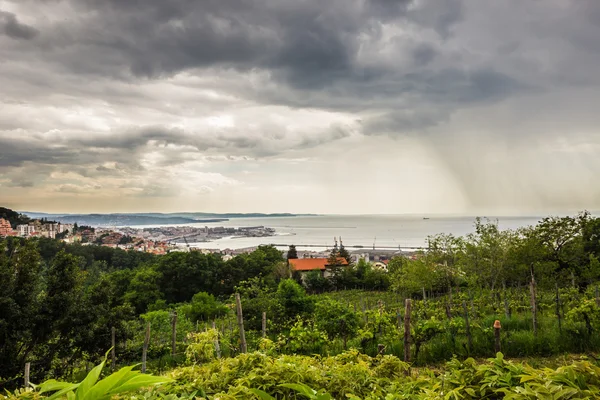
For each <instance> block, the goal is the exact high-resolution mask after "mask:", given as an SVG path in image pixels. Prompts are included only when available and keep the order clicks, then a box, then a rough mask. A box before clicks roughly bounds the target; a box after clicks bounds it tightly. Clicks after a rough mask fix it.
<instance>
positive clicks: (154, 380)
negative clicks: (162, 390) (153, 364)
mask: <svg viewBox="0 0 600 400" xmlns="http://www.w3.org/2000/svg"><path fill="white" fill-rule="evenodd" d="M171 381H172V379H169V378H165V377H162V376H152V375H146V374H139V375H136V376H133V377H131V379H129V380H127V381H126V382H124V383H123V384H122V385H120V386H117V387H115V388H113V389H112V390H110V391H109V392H108V393H107V394H109V395H113V394H121V393H125V392H130V391H133V390H138V389H141V388H143V387H147V386H153V385H158V384H161V383H167V382H171Z"/></svg>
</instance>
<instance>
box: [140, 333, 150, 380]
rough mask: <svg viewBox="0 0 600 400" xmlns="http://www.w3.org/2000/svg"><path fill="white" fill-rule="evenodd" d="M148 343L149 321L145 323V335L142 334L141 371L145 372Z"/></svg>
mask: <svg viewBox="0 0 600 400" xmlns="http://www.w3.org/2000/svg"><path fill="white" fill-rule="evenodd" d="M149 344H150V322H148V324H147V325H146V336H144V347H143V348H142V373H146V357H147V355H148V345H149Z"/></svg>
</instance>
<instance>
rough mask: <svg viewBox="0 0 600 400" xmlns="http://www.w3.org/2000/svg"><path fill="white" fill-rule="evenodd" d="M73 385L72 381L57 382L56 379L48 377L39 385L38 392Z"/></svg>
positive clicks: (51, 390) (52, 390)
mask: <svg viewBox="0 0 600 400" xmlns="http://www.w3.org/2000/svg"><path fill="white" fill-rule="evenodd" d="M69 386H73V384H72V383H69V382H59V381H57V380H56V379H50V380H47V381H46V382H44V383H42V384H41V385H40V392H39V393H40V394H42V393H46V392H54V391H57V390H62V389H64V388H66V387H69Z"/></svg>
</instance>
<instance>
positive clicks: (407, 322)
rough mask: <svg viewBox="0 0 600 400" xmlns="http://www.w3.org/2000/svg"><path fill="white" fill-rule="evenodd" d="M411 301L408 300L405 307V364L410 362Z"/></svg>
mask: <svg viewBox="0 0 600 400" xmlns="http://www.w3.org/2000/svg"><path fill="white" fill-rule="evenodd" d="M410 310H411V304H410V299H406V302H405V307H404V362H410Z"/></svg>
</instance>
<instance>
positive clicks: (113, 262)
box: [0, 213, 600, 399]
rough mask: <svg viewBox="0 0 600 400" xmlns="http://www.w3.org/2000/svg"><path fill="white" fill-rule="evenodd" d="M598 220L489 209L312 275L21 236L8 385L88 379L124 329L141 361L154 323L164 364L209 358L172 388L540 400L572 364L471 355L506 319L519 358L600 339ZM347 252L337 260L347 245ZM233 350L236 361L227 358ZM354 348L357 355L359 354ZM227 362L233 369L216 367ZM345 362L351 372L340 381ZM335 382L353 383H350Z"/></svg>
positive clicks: (0, 256) (272, 255)
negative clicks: (464, 231) (408, 247)
mask: <svg viewBox="0 0 600 400" xmlns="http://www.w3.org/2000/svg"><path fill="white" fill-rule="evenodd" d="M598 221H599V219H597V218H593V217H591V216H590V215H589V214H585V213H584V214H580V215H578V216H576V217H563V218H557V217H552V218H546V219H544V220H542V221H541V222H540V223H539V224H538V225H536V226H533V227H528V228H524V229H520V230H517V231H501V230H499V229H498V227H497V225H496V224H495V223H491V222H483V221H481V220H477V221H476V223H475V232H474V233H473V234H471V235H468V236H466V237H460V238H458V237H454V236H452V235H446V234H440V235H436V236H433V237H430V238H429V244H430V245H429V249H428V250H427V251H424V252H421V253H418V254H414V255H413V256H412V257H411V258H406V257H395V258H393V259H392V260H390V262H389V264H388V271H383V270H378V269H376V268H374V267H373V266H372V265H371V264H369V263H367V262H365V261H364V260H361V261H360V262H358V263H356V264H350V265H348V266H346V265H337V266H334V270H333V273H332V275H331V276H330V277H328V278H324V277H322V276H320V274H318V273H313V274H308V275H307V276H306V280H305V285H306V287H303V286H302V285H300V284H299V283H298V282H297V281H296V280H294V279H289V277H290V276H291V274H290V271H289V269H288V267H287V265H286V261H285V259H284V258H283V256H282V253H281V252H279V251H278V250H276V249H274V248H272V247H264V246H263V247H260V248H259V249H258V250H256V251H254V252H252V253H249V254H243V255H239V256H236V257H234V258H233V259H231V260H228V261H224V260H223V259H222V258H221V256H220V255H217V254H202V253H201V252H197V251H192V252H189V253H171V254H167V255H165V256H154V255H149V254H146V253H140V252H133V251H131V252H126V251H123V250H120V249H112V248H108V247H99V246H93V245H90V246H82V245H68V244H65V243H62V242H60V241H57V240H51V239H44V238H38V239H29V240H24V239H20V238H6V239H4V240H2V241H0V249H1V250H2V251H0V339H1V340H2V344H3V345H2V348H0V377H1V380H0V385H1V386H3V387H6V388H14V387H17V386H19V385H20V384H21V382H22V376H23V372H22V371H23V366H24V364H25V363H26V362H30V363H31V365H32V370H31V380H32V381H33V382H41V381H43V380H44V379H48V378H63V379H67V380H71V381H76V380H78V379H80V378H81V377H82V373H83V372H84V371H85V370H86V369H89V368H88V365H89V364H90V363H94V362H99V361H100V360H101V359H102V357H103V353H104V351H105V350H106V349H107V348H109V347H110V346H111V328H113V327H114V328H115V332H116V338H115V339H116V354H117V363H118V364H119V365H121V366H123V365H128V364H134V363H137V362H139V360H140V359H141V353H142V344H143V342H144V335H145V327H146V324H147V323H150V326H151V332H152V333H151V336H150V340H149V346H148V370H149V371H152V372H154V373H158V374H161V373H165V372H166V371H168V370H169V369H172V368H175V367H177V366H183V365H191V364H194V365H195V364H197V363H208V364H203V365H202V366H197V365H195V366H193V367H192V366H190V367H182V368H179V369H176V370H175V372H173V374H174V377H175V378H176V382H177V383H171V384H169V385H167V386H166V387H165V388H164V390H168V392H164V393H169V395H175V396H188V395H190V394H191V393H193V392H195V391H198V393H204V392H202V391H205V393H206V394H209V395H211V396H212V395H215V396H216V394H217V393H220V392H224V393H221V395H220V397H219V398H228V397H227V396H234V395H238V396H240V397H244V396H247V397H248V398H252V396H259V397H261V396H263V397H261V398H267V397H264V396H267V395H269V396H275V397H276V398H282V396H284V395H290V394H291V393H293V392H297V391H299V392H301V393H304V396H305V397H309V398H327V397H326V396H327V395H331V396H332V398H343V396H345V395H346V394H350V395H354V396H357V397H358V398H369V397H368V396H369V395H368V393H366V390H367V388H370V389H369V390H376V389H377V390H380V392H374V393H380V394H381V396H383V397H385V396H389V398H391V399H394V398H433V397H435V396H439V395H440V394H441V393H442V392H443V393H444V396H447V395H448V393H450V392H449V390H455V389H456V390H457V392H456V395H450V397H455V398H461V397H464V398H478V397H479V396H484V395H485V396H488V397H490V398H496V397H501V393H506V396H507V397H508V398H510V396H509V394H510V395H511V396H512V394H514V393H518V394H519V395H522V396H525V397H521V398H527V396H529V394H527V393H529V392H528V390H538V389H532V388H533V387H534V386H533V385H534V384H539V385H546V386H545V387H546V389H547V390H554V389H555V388H554V386H552V385H555V384H556V385H558V383H557V382H559V381H558V380H555V377H556V376H558V375H552V374H554V373H555V374H561V373H563V372H560V371H554V372H552V373H551V372H550V371H547V370H540V371H538V370H533V369H531V370H530V368H531V367H525V366H518V365H517V364H511V363H507V362H506V361H503V360H500V361H498V359H496V360H495V361H490V363H484V364H478V363H475V362H474V361H468V360H469V359H470V358H471V357H475V358H479V359H481V358H487V357H490V356H492V355H493V354H494V353H495V351H494V330H493V328H492V326H493V324H494V321H495V320H500V322H501V325H502V329H501V336H500V339H501V340H500V344H501V348H502V353H503V354H504V355H505V356H506V357H510V358H517V357H518V358H522V357H547V356H553V355H560V354H566V353H577V354H582V353H587V354H593V353H595V352H599V351H600V336H598V335H597V332H598V331H599V330H600V294H599V292H600V262H599V261H598V259H599V257H600V223H599V222H598ZM335 252H336V254H335V256H336V258H335V259H336V260H337V256H340V248H338V249H336V250H335ZM332 254H333V252H332ZM332 261H333V255H332ZM344 288H347V289H348V290H343V289H344ZM365 288H366V289H378V291H372V290H364V289H365ZM234 293H239V294H240V296H241V304H242V308H243V315H244V328H245V337H246V340H247V347H248V349H249V351H250V352H251V353H250V354H240V353H241V348H242V345H241V342H240V332H239V327H238V324H237V321H236V315H235V311H234V310H235V307H234V297H233V294H234ZM407 298H412V313H411V320H410V336H411V348H410V361H411V364H410V365H411V366H412V368H417V370H418V371H419V375H417V376H414V375H413V376H412V377H408V378H404V377H403V376H404V372H405V370H406V368H407V366H406V365H404V364H403V363H402V362H401V361H400V358H402V355H403V354H404V342H403V335H404V333H405V332H404V317H405V315H404V304H405V299H407ZM263 313H266V320H265V322H266V325H265V326H264V328H265V331H264V335H265V337H263ZM175 320H176V332H175V336H174V337H175V343H174V346H173V343H172V338H173V323H174V321H175ZM213 324H214V325H213ZM213 326H214V329H213V328H212V327H213ZM217 343H218V350H217V347H216V344H217ZM349 349H354V350H349ZM380 353H384V354H385V356H381V355H378V354H380ZM217 354H218V355H220V356H221V359H220V360H216V359H215V357H216V356H217ZM315 355H318V356H315ZM350 355H353V356H352V357H355V358H344V357H351V356H350ZM363 357H365V358H364V359H363ZM384 359H385V360H388V361H386V362H389V363H391V365H395V367H393V368H392V367H389V366H388V367H389V368H388V367H386V368H388V369H393V370H394V371H396V372H395V374H396V375H398V376H396V375H394V377H393V378H390V376H388V375H385V376H383V375H382V376H379V375H378V374H379V372H376V371H378V370H379V368H380V364H379V363H380V362H381V360H384ZM336 360H337V361H336ZM340 360H346V361H343V362H342V361H340ZM348 360H354V361H348ZM360 360H367V361H364V363H365V364H364V368H365V369H366V370H368V371H369V372H368V374H367V375H364V376H363V375H360V374H362V373H363V372H364V371H363V372H361V371H354V372H355V374H354V375H352V378H350V376H351V374H350V373H349V375H348V376H347V377H346V375H344V374H345V372H344V374H342V373H341V372H339V371H338V370H341V369H342V367H344V366H346V364H351V365H354V366H357V365H362V364H361V362H362V361H360ZM449 360H453V361H450V364H448V366H447V367H444V368H443V372H439V373H438V372H436V373H433V372H424V371H425V370H424V369H422V367H423V366H425V365H435V366H438V367H440V366H442V365H443V363H444V362H448V361H449ZM461 360H462V361H461ZM464 360H467V361H464ZM246 362H247V363H249V364H248V365H246V364H245V363H246ZM262 363H265V364H264V365H265V366H264V368H266V365H273V366H278V365H279V364H280V363H283V364H286V363H287V364H289V365H290V366H289V368H297V369H298V370H299V371H303V368H304V367H303V366H302V365H304V364H306V368H308V369H311V368H317V365H318V368H325V371H329V370H328V369H327V368H334V370H331V371H330V374H329V375H327V379H325V378H322V379H321V380H319V379H317V378H316V377H315V378H310V377H305V376H304V375H306V376H309V375H310V374H309V373H308V372H306V373H304V372H300V373H298V374H297V375H293V374H292V375H290V374H291V372H289V371H288V376H287V377H286V376H284V375H282V377H281V379H279V378H277V379H273V382H272V384H271V383H269V384H268V385H267V384H266V383H265V384H262V383H257V382H258V381H256V382H255V381H253V379H254V376H255V375H256V376H257V377H258V378H256V379H259V378H260V379H263V378H265V379H266V378H268V377H269V376H271V375H268V374H275V372H273V371H270V370H268V371H267V370H262V369H261V368H263V367H261V365H263V364H262ZM269 363H270V364H269ZM315 363H316V364H315ZM398 363H399V364H398ZM498 363H500V364H501V366H500V367H498V365H499V364H498ZM287 364H286V365H287ZM325 364H326V366H323V365H325ZM386 365H387V364H386ZM509 365H510V367H509ZM459 366H460V367H459ZM238 367H239V371H238ZM513 367H514V368H517V369H524V370H527V371H528V372H527V373H531V374H530V375H535V376H536V377H535V378H532V379H531V380H532V382H531V383H529V382H525V381H523V382H521V381H520V379H522V377H518V378H514V379H513V378H511V379H510V380H509V381H507V382H508V383H506V382H505V383H506V385H505V386H502V385H500V386H490V387H489V388H488V389H489V390H490V391H489V392H485V393H483V392H481V391H480V390H481V387H478V386H477V385H480V386H481V385H482V382H483V381H482V379H483V378H482V377H481V376H482V375H485V374H487V373H488V372H489V369H490V368H501V369H502V370H503V371H504V372H503V373H508V372H507V371H506V369H509V370H510V369H511V368H513ZM220 368H223V370H222V371H221V372H219V371H220ZM278 368H282V371H284V370H285V368H288V367H286V366H285V365H279V367H278ZM381 368H383V367H381ZM486 368H487V369H486ZM565 368H575V369H577V371H579V372H578V373H580V374H582V375H583V376H585V374H590V376H592V375H593V374H594V373H595V372H593V371H595V370H594V368H596V367H595V366H594V365H593V364H592V363H588V362H584V363H580V364H573V365H571V366H568V367H565ZM578 368H579V369H578ZM458 370H467V371H468V372H465V374H466V376H467V377H463V378H460V379H464V380H465V383H464V385H462V384H458V383H456V385H455V384H454V383H452V384H450V382H451V381H452V379H459V378H457V377H456V376H455V375H448V374H457V373H458V372H457V371H458ZM203 371H205V372H203ZM451 371H454V372H451ZM481 371H485V372H481ZM511 371H512V370H511ZM217 372H218V373H220V374H221V375H219V376H216V377H214V378H210V374H212V373H217ZM338 372H339V373H340V374H342V375H343V376H340V377H339V381H336V379H338V378H337V374H338ZM513 372H514V371H513ZM513 372H511V374H512V373H513ZM569 373H571V372H569ZM177 374H181V376H179V375H177ZM186 374H187V375H186ZM194 374H195V375H194ZM227 374H239V376H238V375H235V376H233V375H232V376H228V375H227ZM265 374H267V375H265ZM303 374H304V375H303ZM175 375H177V376H175ZM425 375H426V376H427V378H426V379H425V378H424V376H425ZM514 375H515V376H520V375H519V374H517V373H516V372H515V374H514ZM538 375H539V376H538ZM192 376H195V377H193V378H192ZM290 376H293V377H292V378H290ZM476 376H477V377H478V378H477V379H475V378H474V377H476ZM182 377H183V378H182ZM185 377H188V378H189V382H188V383H189V384H188V383H186V382H187V381H186V379H188V378H185ZM244 377H245V378H244ZM249 377H250V378H249ZM363 378H364V379H363ZM210 379H214V380H215V382H213V383H211V382H212V381H210ZM361 379H363V380H362V381H361ZM382 379H383V380H382ZM474 379H475V380H474ZM495 379H501V378H495ZM527 379H529V378H527ZM556 379H558V378H556ZM585 379H588V378H585ZM594 379H595V378H594ZM346 380H347V381H346ZM334 381H335V382H337V383H335V385H340V387H342V386H341V385H342V383H340V382H344V384H345V385H346V387H347V388H350V389H344V390H347V391H342V392H341V391H340V390H341V389H336V388H335V385H334V383H332V382H334ZM571 381H572V380H571ZM571 381H570V382H571ZM592 381H593V379H592V378H589V379H588V380H586V381H585V382H586V383H585V385H587V386H585V385H583V383H582V382H583V381H577V382H571V383H565V384H564V386H565V387H567V386H568V387H571V388H573V389H575V390H577V392H573V391H568V393H571V394H569V396H571V395H572V397H571V398H576V396H577V395H579V394H581V396H584V395H583V393H588V394H589V393H591V392H585V390H596V389H595V385H596V383H593V382H592ZM440 382H441V386H440ZM457 382H461V381H457ZM192 383H193V384H192ZM496 383H497V382H496ZM496 383H495V384H496ZM217 384H222V385H225V384H228V386H215V385H217ZM288 384H304V385H308V388H306V387H302V386H295V387H292V386H289V385H288ZM572 384H573V385H575V386H572ZM282 385H284V386H282ZM285 385H287V386H285ZM332 385H334V386H332ZM369 385H370V386H369ZM446 385H448V386H446ZM453 385H455V386H453ZM461 385H462V386H463V387H460V386H461ZM592 386H593V387H594V388H592ZM236 387H237V388H238V389H239V392H235V390H238V389H235V388H236ZM359 387H360V388H359ZM410 388H412V389H410ZM467 388H468V389H469V390H467ZM250 389H256V390H262V391H263V392H264V393H262V392H257V391H252V390H250ZM471 389H472V390H474V391H475V392H473V393H475V395H473V394H471V391H470V390H471ZM488 389H486V390H488ZM500 389H502V390H500ZM505 389H506V390H508V391H504V392H503V390H505ZM546 389H544V390H546ZM161 390H163V389H161ZM539 390H541V389H539ZM405 392H406V393H408V394H407V395H406V396H405V397H401V396H404V395H402V394H401V393H405ZM152 393H154V392H152ZM164 393H163V394H164ZM369 393H370V392H369ZM465 393H466V394H465ZM565 393H567V392H565ZM155 394H156V393H155ZM409 394H410V395H409ZM153 395H154V394H153ZM156 395H157V396H158V395H159V394H156ZM311 396H313V397H311ZM319 396H324V397H319ZM399 396H400V397H399ZM411 396H412V397H411ZM427 396H431V397H427ZM468 396H471V397H468ZM565 396H566V394H565ZM372 398H379V397H372ZM549 398H551V397H549ZM555 398H560V396H559V395H558V394H557V395H556V396H555Z"/></svg>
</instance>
